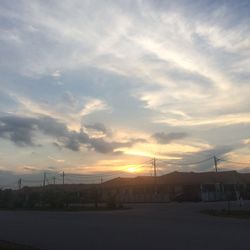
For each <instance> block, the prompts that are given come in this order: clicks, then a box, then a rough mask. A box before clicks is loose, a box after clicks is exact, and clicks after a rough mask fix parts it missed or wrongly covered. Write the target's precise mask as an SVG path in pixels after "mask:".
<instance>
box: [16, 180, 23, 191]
mask: <svg viewBox="0 0 250 250" xmlns="http://www.w3.org/2000/svg"><path fill="white" fill-rule="evenodd" d="M17 185H18V188H19V190H20V189H21V188H22V178H19V179H18V182H17Z"/></svg>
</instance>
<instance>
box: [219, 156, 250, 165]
mask: <svg viewBox="0 0 250 250" xmlns="http://www.w3.org/2000/svg"><path fill="white" fill-rule="evenodd" d="M218 160H220V161H224V162H229V163H234V164H242V165H250V162H248V163H247V162H237V161H230V160H225V159H220V158H218Z"/></svg>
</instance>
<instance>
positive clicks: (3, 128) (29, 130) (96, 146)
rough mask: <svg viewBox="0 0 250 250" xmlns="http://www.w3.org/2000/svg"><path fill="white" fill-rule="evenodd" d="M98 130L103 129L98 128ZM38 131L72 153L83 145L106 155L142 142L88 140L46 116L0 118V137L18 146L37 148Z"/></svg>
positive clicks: (134, 140)
mask: <svg viewBox="0 0 250 250" xmlns="http://www.w3.org/2000/svg"><path fill="white" fill-rule="evenodd" d="M99 125H100V124H99ZM96 127H98V126H96ZM98 128H104V127H102V126H99V127H98ZM38 131H40V132H42V133H43V134H45V135H48V136H51V137H52V138H55V139H56V141H55V142H53V144H54V145H56V146H57V147H59V148H63V147H64V148H68V149H70V150H72V151H79V150H80V148H81V145H85V146H87V147H88V148H89V149H93V150H95V151H96V152H99V153H104V154H106V153H112V152H114V150H115V149H117V148H120V147H130V146H132V145H133V144H135V143H137V142H142V141H143V140H142V139H133V140H128V141H127V142H115V141H114V142H107V141H105V140H104V139H102V138H90V137H89V135H88V134H86V133H85V132H84V131H83V130H81V131H79V132H76V131H70V130H69V129H68V128H67V126H66V125H65V124H64V123H61V122H59V121H57V120H56V119H53V118H51V117H47V116H42V117H37V118H27V117H20V116H4V117H0V137H1V138H4V139H9V140H11V141H12V142H13V143H15V144H16V145H18V146H34V145H36V146H37V144H36V143H35V142H34V139H35V135H36V132H38Z"/></svg>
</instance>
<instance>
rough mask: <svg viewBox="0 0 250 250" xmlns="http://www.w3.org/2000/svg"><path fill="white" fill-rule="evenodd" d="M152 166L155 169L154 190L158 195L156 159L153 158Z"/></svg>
mask: <svg viewBox="0 0 250 250" xmlns="http://www.w3.org/2000/svg"><path fill="white" fill-rule="evenodd" d="M152 165H153V168H154V189H155V194H157V172H156V159H155V158H153V161H152Z"/></svg>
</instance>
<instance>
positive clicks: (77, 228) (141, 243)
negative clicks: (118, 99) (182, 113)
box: [0, 203, 250, 250]
mask: <svg viewBox="0 0 250 250" xmlns="http://www.w3.org/2000/svg"><path fill="white" fill-rule="evenodd" d="M225 206H226V205H225V204H224V203H216V204H214V203H170V204H140V205H133V209H130V210H122V211H112V212H111V211H106V212H36V211H32V212H29V211H25V212H24V211H19V212H15V211H0V240H9V241H14V242H17V243H22V244H28V245H33V246H35V247H39V248H41V249H48V250H49V249H55V250H56V249H60V250H64V249H68V250H78V249H79V250H82V249H84V250H85V249H86V250H96V249H98V250H99V249H107V250H123V249H124V250H133V249H142V250H148V249H149V250H161V249H164V250H165V249H168V250H171V249H220V250H222V249H226V250H228V249H250V239H249V236H250V220H245V219H232V218H219V217H213V216H209V215H205V214H201V213H200V212H199V211H200V210H201V209H203V208H208V207H213V208H216V207H225Z"/></svg>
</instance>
